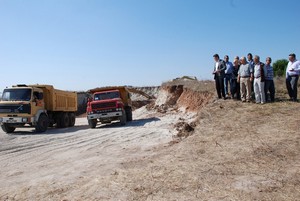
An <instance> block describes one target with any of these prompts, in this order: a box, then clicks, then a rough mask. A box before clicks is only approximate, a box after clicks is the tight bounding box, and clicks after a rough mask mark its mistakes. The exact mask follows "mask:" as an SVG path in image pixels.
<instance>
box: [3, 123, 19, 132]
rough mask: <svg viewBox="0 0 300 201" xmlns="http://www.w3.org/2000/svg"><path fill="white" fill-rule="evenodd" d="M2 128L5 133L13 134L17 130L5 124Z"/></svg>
mask: <svg viewBox="0 0 300 201" xmlns="http://www.w3.org/2000/svg"><path fill="white" fill-rule="evenodd" d="M1 128H2V130H3V131H4V132H5V133H12V132H14V131H15V130H16V128H15V127H12V126H10V125H9V124H6V123H3V124H2V125H1Z"/></svg>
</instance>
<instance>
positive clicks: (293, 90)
mask: <svg viewBox="0 0 300 201" xmlns="http://www.w3.org/2000/svg"><path fill="white" fill-rule="evenodd" d="M298 79H299V76H298V75H297V76H288V77H287V78H286V88H287V90H288V93H289V96H290V99H291V100H292V101H297V84H298Z"/></svg>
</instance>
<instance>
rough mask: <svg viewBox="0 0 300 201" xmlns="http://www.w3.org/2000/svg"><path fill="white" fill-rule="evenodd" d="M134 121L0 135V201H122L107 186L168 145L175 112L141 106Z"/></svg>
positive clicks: (114, 189) (118, 193)
mask: <svg viewBox="0 0 300 201" xmlns="http://www.w3.org/2000/svg"><path fill="white" fill-rule="evenodd" d="M133 115H134V120H133V121H132V122H128V123H127V125H126V126H123V127H121V126H120V125H119V124H118V123H116V124H111V125H106V126H101V127H98V128H96V129H90V128H89V127H88V126H87V120H86V118H77V119H76V125H75V127H73V128H65V129H55V128H53V129H49V130H48V131H47V132H46V133H43V134H35V133H34V132H33V129H32V128H25V129H24V128H18V129H17V130H16V131H15V133H14V134H11V135H7V134H5V133H4V132H3V131H2V130H1V131H0V181H1V182H0V200H82V199H85V200H105V199H112V200H114V199H117V200H118V199H119V200H126V199H128V198H127V196H128V193H124V195H123V194H122V189H121V188H120V187H118V184H114V183H110V182H111V179H110V178H111V177H112V176H116V175H117V174H118V169H122V168H124V167H125V166H126V164H128V162H129V161H132V160H136V159H142V158H143V157H146V156H147V157H149V156H151V155H153V154H154V153H155V152H156V151H155V150H156V149H158V148H159V147H163V146H167V145H168V142H170V141H172V139H173V136H174V134H175V130H174V129H173V127H172V125H173V124H174V122H177V121H178V119H179V118H182V117H184V116H185V117H186V118H187V119H191V120H192V119H193V118H194V117H195V114H189V115H188V116H187V114H186V115H184V114H181V113H177V114H175V113H173V114H164V115H157V114H154V113H153V112H149V111H148V110H147V109H146V108H145V107H143V108H140V109H138V110H136V111H134V113H133Z"/></svg>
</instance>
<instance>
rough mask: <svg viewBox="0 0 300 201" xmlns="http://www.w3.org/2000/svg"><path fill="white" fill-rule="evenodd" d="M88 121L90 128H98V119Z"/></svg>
mask: <svg viewBox="0 0 300 201" xmlns="http://www.w3.org/2000/svg"><path fill="white" fill-rule="evenodd" d="M88 122H89V126H90V128H96V125H97V119H89V120H88Z"/></svg>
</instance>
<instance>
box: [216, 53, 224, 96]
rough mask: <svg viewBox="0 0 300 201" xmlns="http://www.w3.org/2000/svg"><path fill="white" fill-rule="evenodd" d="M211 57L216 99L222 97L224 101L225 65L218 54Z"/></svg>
mask: <svg viewBox="0 0 300 201" xmlns="http://www.w3.org/2000/svg"><path fill="white" fill-rule="evenodd" d="M213 57H214V60H215V65H214V70H213V74H214V79H215V83H216V90H217V93H218V98H222V97H223V99H224V100H225V99H226V96H225V89H224V76H225V70H226V64H225V62H224V61H223V60H221V59H220V57H219V55H218V54H214V56H213ZM221 93H222V96H221Z"/></svg>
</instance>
